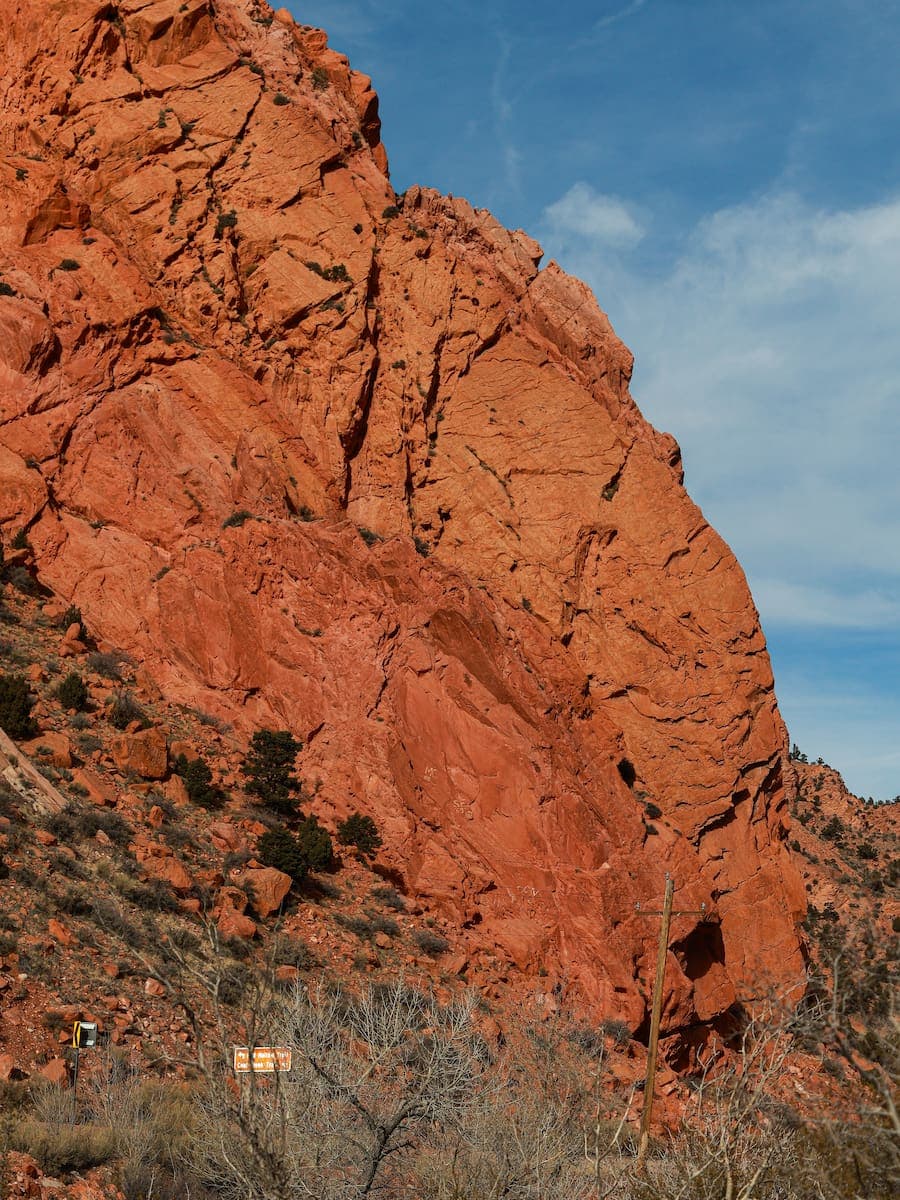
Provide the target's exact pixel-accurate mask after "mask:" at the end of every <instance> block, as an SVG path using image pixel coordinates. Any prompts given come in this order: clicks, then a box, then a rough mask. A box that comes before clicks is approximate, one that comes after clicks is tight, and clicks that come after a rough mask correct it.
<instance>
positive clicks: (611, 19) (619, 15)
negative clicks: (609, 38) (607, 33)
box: [593, 0, 647, 33]
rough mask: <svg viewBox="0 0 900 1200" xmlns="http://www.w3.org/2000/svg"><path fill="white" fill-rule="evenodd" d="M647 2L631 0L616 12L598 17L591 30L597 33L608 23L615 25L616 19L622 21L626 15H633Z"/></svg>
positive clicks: (644, 0)
mask: <svg viewBox="0 0 900 1200" xmlns="http://www.w3.org/2000/svg"><path fill="white" fill-rule="evenodd" d="M646 3H647V0H631V3H630V4H626V5H625V7H624V8H620V9H619V10H618V11H617V12H612V13H609V14H608V15H607V16H605V17H599V18H598V19H597V20H596V21H595V22H594V25H593V32H594V33H599V32H600V31H601V30H602V29H607V28H608V27H609V26H610V25H615V24H616V22H618V21H624V20H626V19H627V18H628V17H632V16H634V14H635V13H636V12H639V11H640V10H641V9H642V8H643V7H644V6H645V5H646Z"/></svg>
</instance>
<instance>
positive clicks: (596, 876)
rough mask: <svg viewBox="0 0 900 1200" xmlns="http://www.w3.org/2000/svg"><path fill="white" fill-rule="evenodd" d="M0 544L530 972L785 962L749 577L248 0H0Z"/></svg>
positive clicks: (288, 39) (584, 297) (513, 296)
mask: <svg viewBox="0 0 900 1200" xmlns="http://www.w3.org/2000/svg"><path fill="white" fill-rule="evenodd" d="M0 54H2V57H3V62H4V65H5V70H4V73H3V77H2V80H0V202H2V205H3V211H4V214H5V216H4V222H3V225H2V227H0V529H2V536H3V539H4V541H5V542H7V544H9V542H10V541H11V540H12V538H13V535H15V534H16V533H17V532H21V531H24V535H25V537H26V538H27V540H28V542H29V543H30V544H31V546H32V547H33V549H34V560H33V567H34V570H35V572H36V575H37V578H38V579H39V580H40V581H41V582H43V583H44V584H45V585H46V586H47V587H49V588H50V589H52V590H53V591H54V592H56V593H57V594H58V595H60V596H62V597H63V598H64V599H65V600H71V601H73V602H75V603H76V604H77V605H79V606H80V608H81V610H82V612H83V614H84V617H85V621H86V623H87V625H88V627H89V628H90V629H91V630H92V632H93V633H94V634H95V635H96V636H98V637H99V638H100V639H102V640H104V641H105V642H106V643H107V644H108V645H109V646H115V647H119V648H121V649H123V650H127V652H128V653H129V654H130V655H131V656H132V658H133V659H134V660H135V661H136V662H137V663H138V665H139V669H140V671H141V672H142V678H145V679H146V680H147V681H148V682H150V683H152V685H153V686H154V687H157V688H159V689H160V691H161V693H162V695H164V696H165V697H166V698H167V700H169V701H170V702H178V703H182V704H190V705H193V706H196V707H198V708H200V709H202V710H204V711H206V712H208V713H210V714H213V715H215V716H217V717H219V718H222V719H225V720H227V721H230V722H233V723H234V725H235V728H236V729H237V731H238V732H239V733H240V734H242V735H243V736H246V735H247V734H249V732H250V731H251V730H252V729H253V728H254V727H258V726H260V725H268V726H274V727H285V728H290V729H291V730H292V731H293V732H294V733H295V734H296V735H297V736H298V737H300V738H302V740H303V741H304V743H305V747H306V748H305V750H304V752H303V754H302V755H301V758H300V767H301V769H302V772H303V774H304V776H305V778H307V779H308V780H309V781H320V782H319V787H318V791H317V792H316V805H317V806H318V810H319V811H320V812H321V813H322V814H323V815H326V816H327V815H332V816H342V815H345V814H346V813H348V812H350V811H352V810H353V809H356V808H359V809H361V810H362V811H364V812H367V813H371V814H372V815H373V816H374V817H375V818H376V820H377V822H378V824H379V827H380V828H381V830H382V833H383V836H384V839H385V855H386V858H387V859H388V860H389V861H390V863H391V867H392V869H393V870H394V871H395V873H396V880H397V881H398V883H399V884H400V885H402V888H403V890H404V891H405V892H406V893H407V894H409V895H411V896H418V897H420V898H421V899H422V900H423V902H424V903H426V904H427V905H429V906H431V907H432V908H433V910H434V911H435V912H439V913H440V914H441V916H442V919H443V920H445V921H447V922H450V923H452V925H453V927H454V928H456V929H458V930H459V932H460V937H461V938H464V939H468V941H470V942H471V944H473V945H477V946H479V947H482V948H484V949H486V950H489V951H490V953H491V954H493V955H495V956H497V957H498V959H500V960H501V961H503V962H506V963H508V964H509V965H510V968H511V969H513V970H515V971H517V972H519V973H520V975H521V976H522V977H523V978H525V979H528V978H530V977H534V976H536V975H537V973H538V972H541V973H542V974H541V977H542V979H545V980H548V981H549V982H548V984H547V986H548V987H549V986H552V985H553V984H555V983H558V984H559V985H560V986H561V987H562V986H564V987H565V988H566V989H567V990H568V991H570V992H571V993H573V994H580V995H581V996H582V997H583V998H584V999H585V1000H587V1001H588V1002H590V1004H591V1005H592V1006H593V1007H594V1009H595V1011H598V1012H605V1013H612V1014H615V1015H616V1016H619V1017H622V1018H624V1019H625V1020H627V1021H628V1022H630V1024H631V1026H632V1027H633V1028H639V1027H640V1026H641V1023H642V1022H643V1021H644V1020H645V1012H646V1000H647V995H646V992H647V981H648V979H649V978H650V976H651V973H652V963H653V961H654V957H655V946H654V941H655V935H656V927H655V924H654V923H653V922H652V921H648V920H647V919H645V918H641V917H640V916H638V915H636V914H635V910H634V905H635V903H636V902H638V901H641V902H645V903H646V902H648V901H649V902H652V901H654V900H656V899H658V898H659V897H660V896H661V894H662V889H663V877H664V873H665V871H667V870H668V871H670V872H672V873H673V874H674V876H675V879H676V881H677V884H678V889H679V890H678V900H679V906H680V907H685V908H696V907H698V906H699V904H700V903H701V902H705V903H706V904H707V906H708V909H709V911H710V912H711V913H712V914H713V917H714V920H711V921H708V922H704V923H702V924H701V923H698V922H697V920H696V918H693V917H679V918H677V920H676V924H675V925H674V927H673V941H672V948H671V955H670V970H669V981H670V986H669V994H668V996H667V1000H666V1024H667V1027H668V1028H670V1029H671V1028H676V1027H679V1026H684V1025H688V1024H690V1023H691V1022H693V1021H696V1020H697V1019H698V1018H699V1019H701V1020H711V1019H713V1018H715V1017H716V1016H717V1015H718V1014H721V1013H723V1012H725V1011H726V1010H727V1009H728V1008H729V1006H730V1005H732V1004H733V1003H734V1001H735V1000H736V999H738V998H745V997H748V996H752V995H755V994H758V992H759V991H760V990H761V989H764V988H766V987H769V986H771V985H774V986H778V987H784V986H789V985H791V984H792V983H794V982H795V981H796V980H797V979H798V978H799V976H800V975H801V973H802V969H803V950H802V944H801V936H800V935H799V934H798V932H797V922H798V920H799V919H800V917H801V916H802V913H803V910H804V903H805V902H804V896H803V890H802V885H801V883H800V880H799V877H798V875H797V873H796V872H795V869H794V867H793V865H792V863H791V860H790V856H789V854H788V852H787V850H786V848H785V844H784V836H785V829H786V824H787V817H786V811H785V791H784V783H783V778H782V764H783V762H784V760H785V754H786V741H785V733H784V727H783V724H782V722H781V719H780V716H779V714H778V710H777V706H776V702H775V697H774V693H773V686H772V675H771V670H770V666H769V660H768V656H767V654H766V648H765V642H764V639H763V635H762V633H761V631H760V628H759V622H758V618H757V614H756V612H755V609H754V607H753V603H752V600H751V598H750V596H749V593H748V590H747V586H746V582H745V580H744V577H743V574H742V572H741V570H740V567H739V566H738V564H737V563H736V561H735V559H734V558H733V556H732V555H731V553H730V552H729V550H728V548H727V546H725V545H724V544H723V542H722V540H721V539H720V538H719V537H718V536H717V535H716V533H715V532H714V531H713V530H712V529H711V528H710V527H709V525H708V524H707V523H706V521H705V520H704V518H703V516H702V514H701V513H700V512H699V510H698V509H697V508H696V506H695V505H694V504H693V503H692V502H691V500H690V498H689V497H688V495H687V493H686V492H685V490H684V488H683V485H682V476H681V468H680V462H679V452H678V447H677V445H676V443H675V441H674V440H673V439H672V438H671V437H670V436H668V435H663V434H659V433H657V432H656V431H655V430H653V429H652V428H651V427H650V426H649V425H648V424H647V423H646V422H645V421H644V420H643V418H642V416H641V414H640V413H639V411H638V409H637V408H636V406H635V404H634V402H633V400H632V399H631V397H630V395H629V392H628V381H629V377H630V372H631V357H630V355H629V353H628V351H627V350H626V349H625V348H624V347H623V346H622V344H621V343H620V342H619V341H618V339H617V338H616V336H615V334H614V333H613V331H612V329H611V327H610V325H609V322H608V321H607V319H606V317H605V316H604V315H603V313H602V312H601V311H600V310H599V308H598V307H597V305H596V302H595V301H594V299H593V297H592V296H591V294H590V292H589V291H588V289H587V288H586V287H585V286H584V285H583V284H581V283H579V282H577V281H576V280H573V279H570V278H568V277H567V276H565V275H564V274H563V272H562V271H561V270H560V269H559V268H558V267H556V266H555V265H554V264H552V263H551V264H549V265H547V266H546V267H544V268H543V269H539V263H540V259H541V251H540V248H539V247H538V246H537V245H536V244H535V243H534V242H533V241H532V240H531V239H530V238H528V237H526V236H525V235H524V234H521V233H509V232H507V231H506V230H504V229H502V228H501V227H500V226H499V225H498V224H497V222H496V221H494V220H493V219H492V218H491V217H490V215H489V214H487V213H485V212H482V211H475V210H473V209H472V208H471V207H470V206H469V205H468V204H466V203H465V202H464V201H461V200H458V199H452V198H446V197H442V196H440V195H437V194H436V193H434V192H431V191H427V190H423V189H412V190H410V191H409V192H407V193H406V194H405V196H397V195H396V194H395V193H394V191H393V189H392V187H391V184H390V182H389V179H388V175H387V160H386V155H385V152H384V149H383V147H382V145H381V141H380V125H379V120H378V112H377V100H376V98H375V95H374V93H373V92H372V90H371V86H370V83H369V80H368V79H367V78H365V77H363V76H361V75H359V74H356V73H354V72H352V71H351V70H350V69H349V67H348V64H347V62H346V60H345V59H344V58H343V57H341V56H340V55H338V54H336V53H334V52H333V51H331V50H329V49H328V48H327V44H326V41H325V37H324V35H323V34H322V33H321V32H320V31H318V30H313V29H310V28H308V27H304V26H299V25H296V24H294V22H293V21H292V19H291V18H290V17H289V16H288V15H287V14H286V13H285V12H284V11H281V12H279V13H277V14H274V16H273V14H272V12H271V10H270V9H269V8H268V7H267V6H266V5H265V4H262V3H256V2H255V0H221V2H216V3H215V4H213V3H211V2H210V0H187V2H186V3H179V0H159V2H158V3H149V2H141V0H127V2H124V3H120V4H118V5H114V4H103V3H99V2H98V0H73V2H72V3H67V4H66V5H64V6H59V5H47V4H43V3H42V4H39V3H37V0H0Z"/></svg>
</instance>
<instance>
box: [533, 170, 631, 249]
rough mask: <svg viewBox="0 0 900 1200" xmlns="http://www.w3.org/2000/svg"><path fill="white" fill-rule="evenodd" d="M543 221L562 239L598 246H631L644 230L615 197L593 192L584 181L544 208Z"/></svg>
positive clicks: (627, 208)
mask: <svg viewBox="0 0 900 1200" xmlns="http://www.w3.org/2000/svg"><path fill="white" fill-rule="evenodd" d="M544 220H545V222H546V224H547V226H548V228H549V229H550V230H551V231H552V233H553V234H554V235H555V236H556V237H557V238H558V239H562V240H566V241H567V240H569V239H572V238H587V239H588V240H589V242H590V243H591V245H592V248H594V249H596V248H597V246H598V245H611V246H634V245H636V244H637V243H638V242H639V241H640V240H641V239H642V238H643V236H644V230H643V227H642V226H641V224H640V222H639V221H638V220H637V218H636V217H635V216H634V214H633V213H632V211H631V210H630V209H629V207H628V206H627V205H626V204H623V202H622V201H621V200H618V199H616V197H615V196H606V195H603V194H602V193H601V192H595V191H594V189H593V188H592V187H591V186H590V185H589V184H587V183H576V184H573V185H572V187H570V188H569V190H568V191H567V192H566V194H565V195H564V196H561V197H560V198H559V200H556V201H555V202H554V203H553V204H551V205H550V206H549V207H548V208H546V209H545V210H544Z"/></svg>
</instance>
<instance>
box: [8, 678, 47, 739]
mask: <svg viewBox="0 0 900 1200" xmlns="http://www.w3.org/2000/svg"><path fill="white" fill-rule="evenodd" d="M33 707H34V700H33V699H32V697H31V693H30V692H29V690H28V681H27V680H26V678H25V676H24V675H3V676H0V729H2V730H3V731H4V732H5V733H7V734H8V735H9V736H10V737H11V738H15V739H16V740H17V741H22V740H24V739H26V738H30V737H34V736H35V734H36V733H37V731H38V730H37V726H36V725H35V723H34V721H32V719H31V710H32V708H33Z"/></svg>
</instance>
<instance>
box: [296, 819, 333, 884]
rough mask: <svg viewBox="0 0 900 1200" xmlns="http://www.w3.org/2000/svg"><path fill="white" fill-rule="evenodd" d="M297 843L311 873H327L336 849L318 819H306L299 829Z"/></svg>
mask: <svg viewBox="0 0 900 1200" xmlns="http://www.w3.org/2000/svg"><path fill="white" fill-rule="evenodd" d="M297 842H298V844H299V846H300V849H301V851H302V852H303V857H304V859H305V860H306V865H307V868H308V869H309V870H310V871H327V870H328V868H329V867H330V866H331V863H332V859H333V858H334V848H333V846H332V844H331V838H330V837H329V835H328V832H327V830H325V829H323V828H322V826H321V825H320V824H319V822H318V820H317V818H316V817H306V818H305V819H304V820H303V821H301V822H300V826H299V828H298V829H297Z"/></svg>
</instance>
